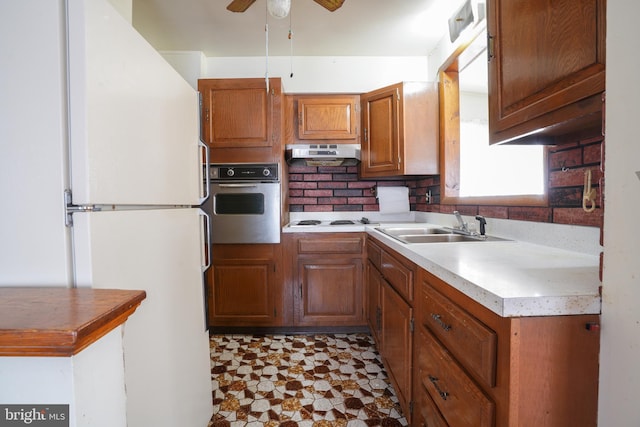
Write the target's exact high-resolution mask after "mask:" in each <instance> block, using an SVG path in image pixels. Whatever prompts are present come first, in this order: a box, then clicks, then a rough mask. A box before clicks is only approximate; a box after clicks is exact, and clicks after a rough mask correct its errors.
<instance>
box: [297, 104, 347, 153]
mask: <svg viewBox="0 0 640 427" xmlns="http://www.w3.org/2000/svg"><path fill="white" fill-rule="evenodd" d="M357 99H358V97H357V96H344V97H338V96H328V97H314V98H306V97H300V98H298V139H301V140H304V139H346V140H349V139H351V140H355V139H356V138H357V137H358V122H357V119H358V115H357V114H356V109H357V108H358V107H357ZM345 142H346V141H345ZM350 142H353V141H350Z"/></svg>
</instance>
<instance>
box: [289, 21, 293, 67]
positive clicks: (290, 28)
mask: <svg viewBox="0 0 640 427" xmlns="http://www.w3.org/2000/svg"><path fill="white" fill-rule="evenodd" d="M291 15H293V10H292V9H291V10H289V48H290V52H289V61H290V72H291V74H289V78H293V30H292V23H291V22H292V18H291Z"/></svg>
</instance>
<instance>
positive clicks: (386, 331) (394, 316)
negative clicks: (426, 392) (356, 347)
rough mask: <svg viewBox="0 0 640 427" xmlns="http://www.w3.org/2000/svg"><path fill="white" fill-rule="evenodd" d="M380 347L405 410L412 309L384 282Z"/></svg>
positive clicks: (409, 397) (409, 379)
mask: <svg viewBox="0 0 640 427" xmlns="http://www.w3.org/2000/svg"><path fill="white" fill-rule="evenodd" d="M381 301H382V343H383V344H382V348H381V349H380V354H381V356H382V358H383V360H384V362H385V364H386V367H387V371H388V372H387V373H388V374H389V377H390V378H391V382H392V383H393V385H394V388H395V390H396V393H397V394H398V400H399V401H400V405H401V407H402V410H403V412H404V413H405V414H409V413H410V412H409V402H410V401H411V349H412V348H413V347H412V343H413V333H412V326H411V325H412V323H413V322H412V320H413V309H412V308H411V306H409V305H408V304H407V303H406V302H405V301H404V300H403V299H402V298H401V297H400V295H398V294H397V293H396V292H395V291H394V290H393V289H392V288H391V287H390V286H389V285H388V284H386V283H385V284H384V286H383V287H382V299H381Z"/></svg>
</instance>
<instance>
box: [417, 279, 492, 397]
mask: <svg viewBox="0 0 640 427" xmlns="http://www.w3.org/2000/svg"><path fill="white" fill-rule="evenodd" d="M422 308H423V309H422V310H421V313H422V318H421V319H420V321H421V323H422V324H423V325H425V326H426V327H427V328H429V329H430V330H431V331H432V332H433V333H434V334H435V336H436V337H438V339H439V340H440V341H441V342H442V343H443V344H444V345H445V346H446V347H447V348H448V349H449V351H450V352H451V353H452V354H453V355H454V356H455V357H456V358H457V359H458V360H459V361H460V363H462V364H463V365H464V366H465V367H466V368H468V369H469V370H471V371H472V372H473V373H474V374H476V375H477V376H478V377H479V378H481V379H482V381H483V382H484V383H486V384H487V385H488V386H490V387H493V386H495V382H496V343H497V338H496V333H495V332H494V331H493V330H491V329H489V328H488V327H486V326H485V325H484V324H483V323H480V322H479V321H478V320H477V319H476V318H474V317H472V316H471V315H469V314H468V313H467V312H466V311H465V310H463V309H461V308H460V307H458V306H457V305H455V304H454V303H453V302H451V301H450V300H449V299H448V298H447V297H445V296H444V295H442V294H441V293H440V292H438V291H436V290H435V289H434V288H432V287H431V286H429V285H428V284H427V283H426V282H423V283H422Z"/></svg>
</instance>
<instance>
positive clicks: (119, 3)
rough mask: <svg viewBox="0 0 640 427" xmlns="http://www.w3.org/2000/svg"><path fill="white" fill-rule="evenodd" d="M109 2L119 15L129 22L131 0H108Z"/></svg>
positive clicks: (131, 13)
mask: <svg viewBox="0 0 640 427" xmlns="http://www.w3.org/2000/svg"><path fill="white" fill-rule="evenodd" d="M109 3H111V5H112V6H113V7H114V8H115V9H116V10H117V11H118V13H119V14H120V15H122V16H123V17H124V19H126V20H127V22H128V23H131V19H132V16H133V0H109Z"/></svg>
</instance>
